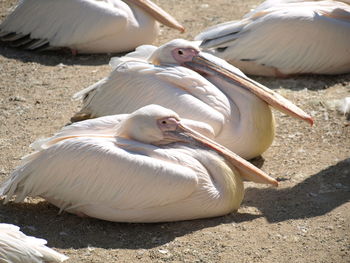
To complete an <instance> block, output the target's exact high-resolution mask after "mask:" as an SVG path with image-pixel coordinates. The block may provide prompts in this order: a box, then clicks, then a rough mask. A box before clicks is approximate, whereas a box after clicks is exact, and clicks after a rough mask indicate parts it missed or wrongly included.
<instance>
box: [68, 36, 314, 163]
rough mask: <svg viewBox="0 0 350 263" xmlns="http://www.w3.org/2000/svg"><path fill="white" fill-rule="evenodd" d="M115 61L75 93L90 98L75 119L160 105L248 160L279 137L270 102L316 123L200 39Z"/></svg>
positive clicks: (141, 50)
mask: <svg viewBox="0 0 350 263" xmlns="http://www.w3.org/2000/svg"><path fill="white" fill-rule="evenodd" d="M177 52H179V53H181V54H178V53H177ZM111 63H112V65H113V67H115V69H114V70H113V71H112V72H111V73H110V75H109V76H108V77H107V78H104V79H102V80H100V81H99V82H97V83H96V84H94V85H92V86H90V87H88V88H86V89H84V90H82V91H81V92H79V93H77V94H76V95H75V98H84V105H83V107H82V109H81V111H80V112H79V113H77V114H76V115H75V116H74V117H73V118H72V120H73V121H77V120H80V119H84V118H94V117H100V116H105V115H111V114H118V113H123V112H132V111H134V110H136V109H137V108H140V107H143V106H145V105H148V104H159V105H161V106H163V107H166V108H170V109H172V110H174V111H176V112H178V114H180V116H183V117H184V118H187V119H192V120H196V121H200V122H205V123H207V124H208V125H209V127H208V128H207V129H206V130H207V132H206V133H205V134H206V135H207V136H208V137H211V138H213V139H215V140H216V141H217V142H219V143H220V144H222V145H224V146H225V147H227V148H229V149H230V150H232V151H235V152H236V153H237V154H239V155H240V156H242V157H243V158H247V159H249V158H253V157H256V156H258V155H260V154H261V153H263V152H264V151H265V150H266V149H267V148H268V147H269V146H270V145H271V143H272V141H273V139H274V134H275V124H274V116H273V114H272V112H271V109H270V107H269V104H270V105H273V106H274V107H277V108H278V109H280V110H282V111H284V112H286V113H288V114H294V113H291V111H296V112H297V113H296V114H294V116H296V117H298V118H302V119H304V120H307V121H309V122H310V121H311V122H312V120H311V118H310V117H309V116H308V115H307V114H306V113H304V112H303V111H301V110H300V109H299V108H297V107H296V106H295V105H293V104H292V103H291V102H289V101H287V100H286V99H284V98H282V97H281V96H280V95H278V94H276V93H274V92H273V91H271V90H269V89H268V88H266V87H264V86H262V85H261V84H259V83H257V82H255V81H253V80H251V79H249V78H248V77H247V76H245V75H244V74H243V73H242V72H241V71H240V70H239V69H237V68H235V67H233V66H232V65H230V64H228V63H226V62H225V61H224V60H222V59H220V58H217V57H215V56H212V55H210V54H207V53H204V52H200V50H199V49H198V46H197V45H196V43H194V42H189V41H186V40H181V39H178V40H173V41H170V42H169V43H166V44H164V45H163V46H161V47H159V48H157V47H154V46H141V47H139V48H137V50H136V51H135V52H133V53H130V54H128V55H127V56H125V57H122V58H115V59H112V62H111ZM273 97H275V98H273ZM276 98H277V99H276ZM276 101H278V103H279V104H278V105H277V104H276V103H275V102H276ZM281 105H282V106H281ZM287 108H288V109H287ZM286 109H287V110H286Z"/></svg>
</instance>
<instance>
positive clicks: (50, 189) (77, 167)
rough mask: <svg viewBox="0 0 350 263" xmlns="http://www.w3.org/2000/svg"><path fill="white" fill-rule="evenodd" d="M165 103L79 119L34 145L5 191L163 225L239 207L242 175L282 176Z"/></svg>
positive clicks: (110, 217)
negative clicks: (244, 156) (199, 128)
mask: <svg viewBox="0 0 350 263" xmlns="http://www.w3.org/2000/svg"><path fill="white" fill-rule="evenodd" d="M197 125H198V122H193V121H190V120H181V119H180V118H179V116H178V115H177V114H176V113H175V112H173V111H171V110H169V109H166V108H163V107H161V106H158V105H148V106H145V107H143V108H141V109H139V110H137V111H135V112H133V113H131V114H124V115H112V116H106V117H101V118H97V119H92V120H86V121H83V122H78V123H75V124H72V125H70V126H68V127H65V128H64V129H63V130H62V131H61V132H59V133H58V134H56V135H55V136H53V137H51V138H49V139H46V140H42V141H39V142H37V143H36V144H34V147H35V148H36V149H37V151H36V152H34V153H33V154H31V155H29V156H27V157H26V158H25V159H24V161H23V163H22V164H21V165H20V166H19V167H18V168H17V169H16V170H15V171H14V172H13V174H12V176H11V177H10V178H9V179H8V181H7V182H5V183H4V185H3V186H2V187H1V189H0V194H2V195H7V197H6V199H5V202H7V201H8V200H9V199H10V198H11V196H13V195H17V197H16V200H15V201H17V202H21V201H23V200H24V198H25V197H26V196H42V197H43V198H45V199H46V200H47V201H49V202H51V203H52V204H54V205H56V206H58V207H59V208H60V209H61V210H66V211H68V212H70V213H75V214H78V215H86V216H90V217H96V218H100V219H104V220H109V221H122V222H160V221H175V220H187V219H195V218H202V217H213V216H219V215H224V214H227V213H230V212H232V211H234V210H236V209H238V207H239V205H240V203H241V201H242V198H243V194H244V188H243V183H242V178H241V177H243V178H245V179H248V180H252V181H255V182H258V183H266V184H271V185H274V186H277V184H278V183H277V181H276V180H275V179H273V178H271V177H270V176H268V175H267V174H265V173H264V172H263V171H261V170H260V169H258V168H256V167H255V166H254V165H252V164H250V163H249V162H247V161H245V160H244V159H242V158H240V157H239V156H238V155H236V154H234V153H232V152H230V151H229V150H227V149H225V148H224V147H223V146H221V145H219V144H217V143H215V142H214V141H211V140H210V139H208V138H206V137H204V136H203V135H201V134H200V133H197V132H195V131H193V130H192V128H190V127H196V126H197Z"/></svg>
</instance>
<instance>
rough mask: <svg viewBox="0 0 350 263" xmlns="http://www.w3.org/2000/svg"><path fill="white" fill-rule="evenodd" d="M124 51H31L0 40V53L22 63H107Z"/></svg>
mask: <svg viewBox="0 0 350 263" xmlns="http://www.w3.org/2000/svg"><path fill="white" fill-rule="evenodd" d="M125 54H126V53H119V54H79V55H76V56H73V55H72V54H71V53H70V51H69V50H68V49H67V50H65V49H60V50H55V51H54V50H53V51H42V52H35V51H34V52H33V51H27V50H22V49H17V48H12V47H9V46H7V45H6V44H4V43H2V42H0V55H2V56H4V57H6V58H8V59H15V60H20V61H22V62H24V63H27V62H35V63H38V64H42V65H45V66H56V65H59V64H64V65H68V66H72V65H82V66H100V65H105V64H108V63H109V60H110V59H111V58H112V57H115V56H123V55H125Z"/></svg>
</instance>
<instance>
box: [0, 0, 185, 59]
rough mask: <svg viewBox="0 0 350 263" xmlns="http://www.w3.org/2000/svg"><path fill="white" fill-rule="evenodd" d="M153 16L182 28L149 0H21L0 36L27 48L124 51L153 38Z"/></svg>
mask: <svg viewBox="0 0 350 263" xmlns="http://www.w3.org/2000/svg"><path fill="white" fill-rule="evenodd" d="M157 21H159V22H161V23H163V24H165V25H167V26H169V27H172V28H175V29H178V30H180V31H181V32H183V31H184V28H183V27H182V25H180V24H179V23H178V22H177V21H176V20H175V19H174V18H173V17H172V16H170V15H169V14H168V13H166V12H165V11H164V10H162V9H161V8H160V7H158V6H157V5H155V4H154V3H153V2H151V1H150V0H123V1H121V0H21V1H20V2H19V4H18V5H17V7H16V8H15V9H14V11H13V12H12V13H11V14H10V15H9V16H8V17H7V18H6V19H5V21H4V22H3V23H2V24H1V25H0V40H2V41H5V42H9V43H10V44H11V45H12V46H15V47H21V48H24V49H28V50H47V49H53V48H59V47H67V48H70V49H71V50H72V52H73V53H108V52H124V51H130V50H133V49H135V47H137V46H139V45H142V44H150V43H152V42H153V41H154V40H155V38H156V37H157V35H158V34H159V27H158V23H157Z"/></svg>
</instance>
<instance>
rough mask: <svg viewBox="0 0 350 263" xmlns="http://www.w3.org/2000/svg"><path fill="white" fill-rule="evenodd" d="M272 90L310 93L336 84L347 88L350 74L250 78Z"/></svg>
mask: <svg viewBox="0 0 350 263" xmlns="http://www.w3.org/2000/svg"><path fill="white" fill-rule="evenodd" d="M249 77H250V78H252V79H254V80H256V81H258V82H259V83H261V84H263V85H265V86H267V87H268V88H270V89H280V88H285V89H290V90H294V91H299V90H304V89H308V90H310V91H318V90H325V89H328V88H329V87H332V86H334V85H336V84H340V85H343V86H346V85H347V83H349V81H350V74H340V75H315V74H308V75H295V76H291V77H289V78H273V77H259V76H249Z"/></svg>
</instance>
